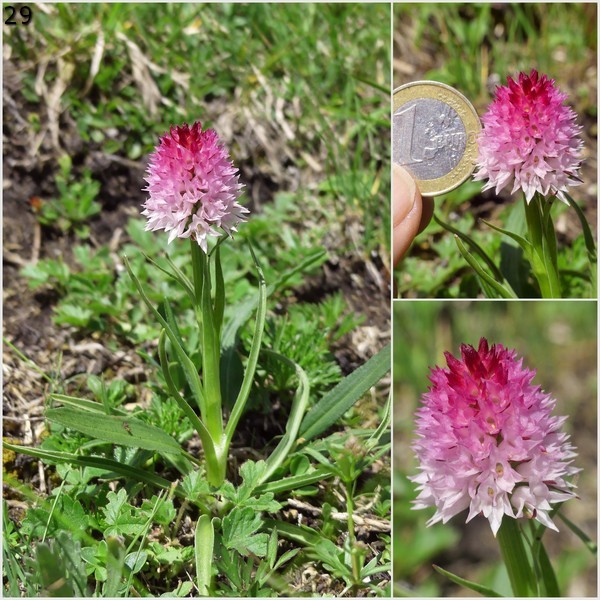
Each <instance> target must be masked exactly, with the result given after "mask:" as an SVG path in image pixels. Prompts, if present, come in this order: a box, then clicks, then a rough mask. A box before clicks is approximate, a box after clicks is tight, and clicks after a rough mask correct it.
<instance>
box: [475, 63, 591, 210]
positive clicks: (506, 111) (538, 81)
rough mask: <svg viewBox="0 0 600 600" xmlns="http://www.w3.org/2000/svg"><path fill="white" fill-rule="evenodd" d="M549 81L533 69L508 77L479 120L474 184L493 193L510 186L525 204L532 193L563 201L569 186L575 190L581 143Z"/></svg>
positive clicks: (570, 113) (571, 115)
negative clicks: (519, 191) (481, 184)
mask: <svg viewBox="0 0 600 600" xmlns="http://www.w3.org/2000/svg"><path fill="white" fill-rule="evenodd" d="M566 98H567V96H566V94H563V93H562V92H560V91H559V89H558V88H557V87H556V85H555V81H554V80H553V79H549V78H548V77H547V76H546V75H543V74H542V75H540V74H538V72H537V71H536V70H535V69H533V70H532V71H531V73H530V74H529V75H527V74H525V73H520V74H519V76H518V77H517V79H516V80H515V79H513V78H512V77H508V78H507V85H506V86H499V87H497V88H496V95H495V99H494V100H493V102H492V103H491V105H490V106H489V108H488V110H487V112H486V113H485V114H484V115H483V117H482V119H481V121H482V124H483V129H482V131H481V133H480V136H479V156H478V160H477V167H478V170H477V172H476V174H475V176H474V179H475V180H477V181H478V180H485V179H487V183H486V184H485V186H484V188H483V189H484V190H485V189H490V188H495V190H496V193H498V192H499V191H500V190H501V189H503V188H504V187H506V186H508V185H510V184H511V183H512V190H511V193H515V192H516V191H518V190H522V191H523V192H524V193H525V198H526V200H527V202H530V201H531V199H532V198H533V196H534V194H535V193H539V194H541V195H543V196H557V197H558V198H559V199H560V200H562V201H563V202H566V197H565V195H564V194H565V193H566V192H567V188H568V187H569V186H574V185H579V184H580V183H581V179H580V178H579V176H578V171H579V168H580V166H581V160H582V149H583V142H582V140H581V138H580V132H581V129H582V128H581V127H580V126H579V125H577V124H576V122H575V121H576V119H577V115H576V114H575V112H574V111H573V110H572V109H571V108H570V107H569V106H566V105H565V104H564V101H565V100H566Z"/></svg>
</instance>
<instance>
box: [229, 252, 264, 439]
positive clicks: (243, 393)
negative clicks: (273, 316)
mask: <svg viewBox="0 0 600 600" xmlns="http://www.w3.org/2000/svg"><path fill="white" fill-rule="evenodd" d="M250 252H251V254H252V258H253V260H254V266H255V267H256V271H257V273H258V300H257V311H256V321H255V324H254V335H253V336H252V346H251V347H250V355H249V356H248V364H247V365H246V371H245V373H244V379H243V381H242V387H241V388H240V391H239V393H238V397H237V399H236V401H235V404H234V405H233V410H232V411H231V415H230V416H229V421H228V422H227V425H226V426H225V447H226V448H228V447H229V444H230V443H231V439H232V438H233V434H234V432H235V429H236V427H237V424H238V422H239V420H240V418H241V416H242V413H243V412H244V407H245V406H246V402H247V401H248V396H249V395H250V390H251V389H252V384H253V382H254V374H255V373H256V365H257V363H258V355H259V353H260V347H261V345H262V337H263V332H264V329H265V319H266V317H267V286H266V283H265V277H264V275H263V271H262V269H261V267H260V264H259V263H258V260H257V259H256V255H255V254H254V250H253V249H252V246H250Z"/></svg>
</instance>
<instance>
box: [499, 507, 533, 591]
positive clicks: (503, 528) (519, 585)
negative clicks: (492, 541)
mask: <svg viewBox="0 0 600 600" xmlns="http://www.w3.org/2000/svg"><path fill="white" fill-rule="evenodd" d="M497 539H498V543H499V544H500V552H501V554H502V558H503V560H504V564H505V565H506V570H507V571H508V577H509V579H510V584H511V586H512V589H513V594H514V595H515V596H516V597H532V596H535V595H536V592H535V577H534V573H533V569H532V567H531V563H530V561H529V557H528V556H527V552H526V551H525V544H524V543H523V533H522V532H521V530H520V528H519V524H518V523H517V520H516V519H513V518H511V517H507V516H505V517H504V518H503V519H502V525H500V529H499V530H498V535H497Z"/></svg>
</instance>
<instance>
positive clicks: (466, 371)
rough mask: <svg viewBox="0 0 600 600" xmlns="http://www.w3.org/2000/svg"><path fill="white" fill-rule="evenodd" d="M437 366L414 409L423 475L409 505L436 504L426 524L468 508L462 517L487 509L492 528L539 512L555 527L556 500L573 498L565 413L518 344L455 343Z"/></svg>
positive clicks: (416, 448) (539, 518) (538, 516)
mask: <svg viewBox="0 0 600 600" xmlns="http://www.w3.org/2000/svg"><path fill="white" fill-rule="evenodd" d="M460 350H461V358H460V359H458V358H455V357H454V356H452V355H451V354H450V353H446V354H445V356H446V361H447V364H448V368H446V369H443V368H439V367H436V368H434V369H433V370H432V372H431V375H430V381H431V384H432V385H431V386H430V388H429V391H428V392H427V393H425V394H424V395H423V405H422V406H421V408H420V409H419V410H418V412H417V419H416V434H417V436H418V440H417V441H416V442H415V443H414V445H413V449H414V451H415V454H416V456H417V459H418V462H419V465H420V466H419V471H420V473H419V474H418V475H416V476H414V477H412V478H411V479H412V481H414V482H416V483H417V484H418V490H419V495H418V497H417V499H416V501H415V506H414V508H417V509H420V508H427V507H430V506H434V507H435V508H436V509H437V510H436V513H435V514H434V516H433V517H432V518H431V519H430V520H429V521H428V525H431V524H433V523H437V522H438V521H442V522H443V523H446V522H447V521H448V520H449V519H450V518H452V517H453V516H455V515H457V514H458V513H460V512H461V511H463V510H465V509H467V508H468V509H469V514H468V517H467V522H468V521H470V520H471V519H473V518H474V517H475V516H477V515H480V514H481V515H483V516H484V517H485V518H487V519H488V520H489V522H490V526H491V528H492V531H493V533H494V536H495V535H496V533H497V532H498V529H499V528H500V524H501V522H502V518H503V517H510V518H517V519H520V518H527V519H536V520H537V521H539V522H540V523H543V524H544V525H545V526H546V527H549V528H551V529H555V530H556V529H557V528H556V526H555V524H554V523H553V521H552V520H551V518H550V516H549V514H548V513H549V511H550V510H551V509H552V505H553V504H556V503H559V502H564V501H565V500H568V499H569V498H572V497H574V493H573V492H572V491H571V490H572V489H573V488H574V487H575V486H574V485H573V484H572V483H571V482H570V481H569V478H570V477H571V476H572V475H574V474H575V473H577V472H578V471H579V469H577V468H575V467H574V466H572V461H573V458H574V457H575V456H576V454H575V452H574V448H573V446H572V445H571V443H570V442H569V436H568V435H567V434H566V433H564V432H563V431H561V427H562V425H563V423H564V422H565V420H566V417H557V416H553V415H552V414H551V413H552V410H553V408H554V405H555V403H556V401H555V400H554V399H553V398H551V397H550V396H549V395H548V394H545V393H544V392H542V391H541V389H540V387H539V386H536V385H534V384H533V383H532V381H533V378H534V376H535V371H533V370H530V369H527V368H525V367H523V361H522V359H520V358H518V357H517V354H516V352H515V351H514V350H508V349H506V348H504V347H503V346H502V345H501V344H494V345H492V346H491V347H490V346H489V345H488V342H487V340H485V339H484V338H482V339H481V341H480V342H479V347H478V348H477V349H475V348H474V347H473V346H470V345H464V344H463V345H462V346H461V349H460Z"/></svg>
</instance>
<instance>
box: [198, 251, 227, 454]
mask: <svg viewBox="0 0 600 600" xmlns="http://www.w3.org/2000/svg"><path fill="white" fill-rule="evenodd" d="M191 244H192V271H193V276H194V292H195V296H196V314H197V315H198V316H200V319H199V321H201V323H199V324H200V325H201V329H202V335H201V338H200V339H201V344H202V382H203V385H204V395H205V398H206V414H205V417H204V418H205V425H206V428H207V429H208V431H209V432H210V435H211V437H212V438H213V440H214V441H215V443H216V444H217V445H220V443H221V438H222V437H223V415H222V412H221V373H220V362H221V343H220V340H219V334H218V331H217V328H216V327H215V315H214V308H213V302H212V297H211V277H210V263H209V257H208V256H207V255H206V253H205V252H203V251H202V249H201V248H200V247H199V246H198V244H197V243H196V242H195V241H192V242H191ZM216 256H217V259H218V256H219V255H218V254H217V255H216ZM220 292H221V294H223V288H220ZM216 303H219V304H221V303H223V299H222V298H221V299H218V302H217V301H216Z"/></svg>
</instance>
